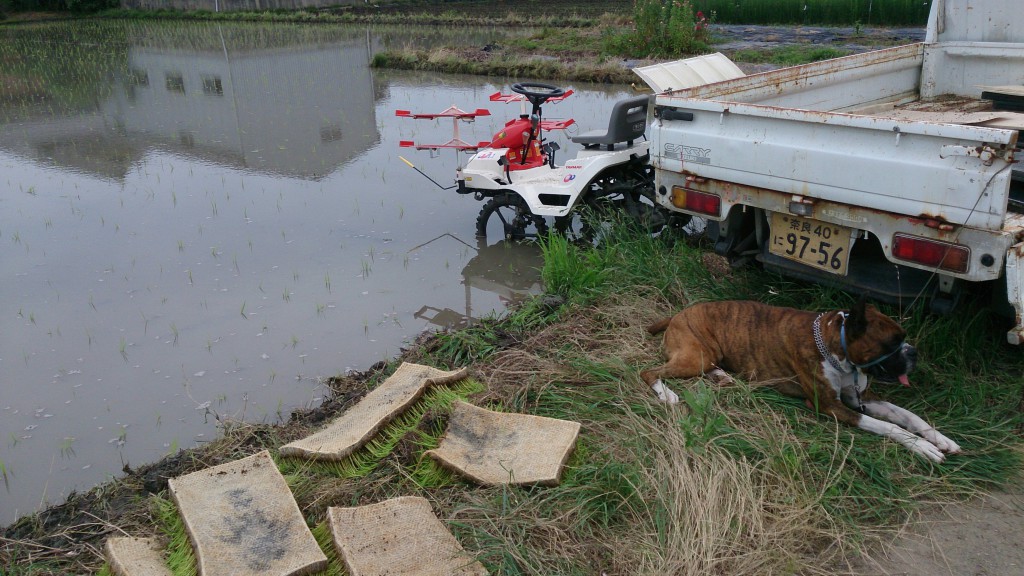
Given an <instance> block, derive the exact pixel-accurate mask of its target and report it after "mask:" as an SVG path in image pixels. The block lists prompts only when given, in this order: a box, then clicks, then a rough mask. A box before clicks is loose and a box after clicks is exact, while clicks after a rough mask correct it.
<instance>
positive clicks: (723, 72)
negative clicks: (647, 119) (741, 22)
mask: <svg viewBox="0 0 1024 576" xmlns="http://www.w3.org/2000/svg"><path fill="white" fill-rule="evenodd" d="M633 72H635V73H636V75H637V76H639V77H640V78H641V79H642V80H643V81H644V82H646V83H647V85H648V86H650V87H651V89H652V90H654V91H655V92H667V91H669V90H679V89H681V88H690V87H692V86H699V85H701V84H711V83H713V82H721V81H722V80H730V79H732V78H739V77H740V76H743V70H740V67H739V66H737V65H736V64H735V63H734V62H733V61H732V60H729V57H728V56H726V55H725V54H722V53H721V52H715V53H714V54H705V55H703V56H695V57H693V58H686V59H683V60H675V61H673V62H664V63H661V64H652V65H650V66H641V67H639V68H634V69H633Z"/></svg>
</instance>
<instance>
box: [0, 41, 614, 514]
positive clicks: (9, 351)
mask: <svg viewBox="0 0 1024 576" xmlns="http://www.w3.org/2000/svg"><path fill="white" fill-rule="evenodd" d="M415 36H416V34H415V33H410V34H407V35H406V37H415ZM484 36H486V37H488V38H491V37H492V36H491V33H489V32H488V33H486V34H484ZM466 37H467V38H469V40H467V41H477V40H479V38H477V39H474V38H473V37H472V35H469V34H467V35H466ZM398 41H405V40H404V39H403V37H402V36H401V35H399V34H397V33H396V32H394V31H392V32H387V33H385V32H381V31H378V30H370V31H369V32H368V31H367V29H365V28H360V29H352V28H344V27H337V26H330V27H328V26H324V27H318V26H295V27H293V26H269V25H252V24H247V25H241V24H240V25H227V24H223V25H215V24H183V23H173V25H167V24H165V23H156V24H146V25H143V24H138V23H128V24H116V25H110V24H98V23H94V22H88V23H59V24H52V25H46V26H32V27H5V28H0V61H2V62H4V69H3V74H6V75H7V76H8V81H7V82H5V83H2V84H0V173H2V174H3V178H4V182H3V183H4V186H3V187H0V249H2V257H0V275H2V276H3V278H4V279H5V280H4V282H2V283H0V374H2V375H3V381H2V382H0V462H3V464H4V469H5V471H6V478H5V483H4V484H5V485H4V487H3V488H0V524H5V523H8V522H10V521H13V520H14V519H15V518H16V517H17V515H19V514H23V513H27V512H31V511H33V510H35V509H36V508H37V507H39V506H40V505H41V504H44V503H47V502H57V501H60V500H61V499H62V498H63V497H64V496H65V495H66V494H67V493H68V492H69V491H70V490H71V489H85V488H88V487H90V486H92V485H94V484H96V483H98V482H102V481H104V480H107V479H109V478H111V477H112V476H117V475H119V474H120V473H121V470H122V467H123V466H124V465H125V464H128V465H131V466H137V465H140V464H142V463H145V462H150V461H154V460H156V459H158V458H160V457H161V456H163V455H165V454H167V453H171V452H174V451H176V450H178V449H180V448H186V447H189V446H192V445H195V444H196V443H197V442H203V441H206V440H208V439H210V438H212V437H214V436H215V435H216V434H217V430H216V425H217V423H218V422H224V421H231V420H246V421H258V422H262V421H266V422H273V421H276V420H278V419H279V418H281V417H286V416H287V414H288V412H289V411H290V410H292V409H293V408H294V407H296V406H302V405H306V404H315V403H316V402H318V401H319V396H320V394H321V393H322V391H321V389H320V388H319V384H318V378H319V377H321V376H330V375H334V374H337V373H339V372H341V371H344V370H346V369H365V368H366V367H368V366H370V365H371V364H373V363H375V362H376V361H378V360H382V359H387V358H390V357H392V356H393V355H395V354H396V353H398V352H399V350H400V348H401V347H402V346H403V345H405V344H406V343H407V342H409V341H411V340H412V339H414V338H415V337H416V336H417V335H418V334H419V333H420V332H422V331H423V330H425V329H433V328H435V327H436V324H432V323H431V320H438V318H437V316H436V315H430V309H431V308H433V309H435V310H437V311H445V310H451V311H457V315H458V317H459V318H460V319H458V320H457V321H462V322H468V318H471V317H479V316H483V315H486V314H489V313H492V312H493V311H500V310H502V309H504V306H505V304H506V303H507V302H508V301H511V300H516V299H518V298H521V297H523V296H525V295H526V294H529V293H533V292H535V291H537V290H538V289H539V279H538V276H537V272H536V267H537V266H539V261H538V260H537V258H538V255H537V254H536V252H535V249H533V250H534V251H532V252H531V251H530V250H531V249H529V248H526V249H520V248H522V247H501V248H499V247H493V246H484V247H479V246H476V244H475V241H474V239H473V232H474V221H475V218H476V214H477V211H478V210H479V209H480V204H479V203H478V202H475V201H473V200H472V199H471V198H467V197H461V196H458V195H456V194H454V193H453V192H451V191H448V192H445V191H442V190H438V189H436V188H435V187H434V186H433V185H432V184H429V182H426V181H425V179H424V178H423V177H422V176H420V175H419V174H416V173H415V172H413V171H411V170H409V169H408V168H407V167H405V166H404V165H403V164H402V163H401V162H400V161H399V160H398V154H399V148H398V142H399V141H400V140H403V139H416V138H421V137H422V139H424V140H433V139H436V138H438V137H442V136H445V135H446V134H448V133H449V132H450V130H451V127H450V125H436V126H435V125H430V124H416V123H406V122H403V121H402V120H401V119H396V118H395V117H394V110H395V109H399V108H400V109H418V110H442V109H444V108H447V107H448V106H451V105H452V104H453V103H455V104H460V105H463V106H477V105H482V106H486V105H487V96H488V95H489V94H491V93H493V92H495V91H499V90H505V91H507V85H504V84H498V85H496V84H494V83H493V82H491V81H488V80H485V79H480V78H460V77H453V76H440V77H438V76H435V75H430V74H414V73H391V72H382V71H375V70H371V69H370V68H369V65H368V62H369V60H370V58H371V56H372V54H373V52H374V51H375V50H377V49H379V48H380V47H381V46H386V45H388V43H390V42H398ZM82 45H84V46H88V47H89V49H88V50H84V51H83V50H79V49H77V47H78V46H82ZM481 45H482V44H481ZM575 88H576V89H577V95H576V96H575V97H574V99H575V102H569V101H567V102H565V103H562V104H560V105H559V108H560V109H559V110H557V113H558V114H559V115H565V116H569V115H576V117H577V119H578V121H580V119H581V117H582V118H584V119H591V118H601V119H602V120H600V121H595V123H596V125H591V124H593V123H588V122H586V121H582V122H581V123H582V124H583V126H582V129H590V128H596V127H600V124H603V123H604V122H605V120H603V119H604V118H607V113H608V111H609V110H610V108H611V105H612V103H613V102H614V101H615V100H617V99H619V98H621V97H622V94H621V93H616V92H607V91H600V90H595V89H585V88H581V87H578V86H577V87H575ZM492 108H493V110H492V112H493V114H494V116H493V117H491V118H490V119H488V120H487V121H481V122H478V125H476V126H474V127H472V132H473V134H472V136H471V137H472V138H476V139H484V138H487V137H489V135H490V134H493V133H494V132H495V131H496V130H498V129H499V128H500V126H501V125H502V124H503V123H504V120H505V119H506V118H507V117H508V115H509V114H514V113H515V111H516V110H514V109H509V108H502V107H493V106H492ZM467 136H470V134H469V133H468V132H467ZM565 148H571V146H570V145H568V144H566V146H565ZM565 148H564V149H565ZM566 153H567V154H569V155H570V156H571V155H572V154H573V153H574V152H572V151H567V152H566ZM421 164H422V166H423V169H424V170H425V171H428V172H429V173H430V174H432V175H433V176H434V177H436V178H437V179H438V180H439V181H444V180H445V179H448V180H449V181H450V180H451V179H453V178H454V170H455V166H456V164H457V159H456V158H452V157H449V156H445V157H440V158H436V159H434V160H430V161H428V160H426V159H423V162H422V163H421ZM438 237H443V238H444V240H438V241H434V242H429V241H430V240H431V239H435V238H438ZM442 323H443V322H442Z"/></svg>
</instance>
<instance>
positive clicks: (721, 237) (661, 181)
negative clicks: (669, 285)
mask: <svg viewBox="0 0 1024 576" xmlns="http://www.w3.org/2000/svg"><path fill="white" fill-rule="evenodd" d="M659 88H660V89H659ZM656 92H657V93H656V94H655V96H654V104H655V111H654V116H655V118H654V121H653V124H652V126H651V130H650V136H651V137H650V153H651V162H652V164H653V166H654V168H655V180H656V184H655V185H656V190H657V192H656V198H657V202H658V203H660V204H661V205H663V206H665V207H667V208H669V209H671V210H676V211H679V212H683V213H686V214H690V215H692V216H697V217H701V218H704V219H705V220H706V221H707V233H708V235H709V236H710V237H711V239H712V241H713V242H714V247H715V251H716V252H717V253H719V254H722V255H723V256H727V257H729V258H730V260H731V261H732V262H734V263H736V262H737V261H742V260H749V259H752V258H753V259H756V260H757V261H760V262H761V263H762V264H763V266H764V267H765V268H767V269H772V270H776V271H778V272H781V273H783V274H786V275H789V276H792V277H797V278H803V279H806V280H811V281H816V282H820V283H826V284H832V285H836V286H839V287H841V288H843V289H846V290H849V291H852V292H858V293H865V294H868V295H871V296H873V297H876V298H879V299H882V300H888V301H900V300H901V301H902V302H903V303H904V304H907V303H909V302H912V301H914V300H915V299H916V298H927V299H928V301H929V302H930V303H931V308H932V309H933V310H936V311H939V312H942V311H945V310H948V309H949V308H951V307H952V305H954V304H955V303H956V302H957V300H958V299H959V297H960V295H961V293H962V291H963V289H964V287H965V286H966V285H967V284H968V283H989V284H990V285H991V287H992V288H993V289H994V290H993V292H992V293H993V294H995V299H996V303H997V304H998V305H1000V306H1001V307H1002V308H1003V309H1005V310H1006V311H1007V312H1010V313H1011V314H1012V315H1014V316H1015V321H1014V324H1013V326H1012V327H1011V328H1010V330H1009V332H1008V333H1007V340H1008V341H1009V342H1010V343H1011V344H1021V343H1024V172H1022V171H1021V169H1020V167H1019V166H1017V165H1016V164H1015V162H1016V161H1015V160H1014V157H1015V156H1018V157H1020V156H1022V154H1021V149H1020V148H1019V147H1018V146H1019V144H1018V138H1019V136H1020V131H1021V130H1024V2H1022V0H933V2H932V5H931V12H930V16H929V20H928V27H927V31H926V36H925V41H924V42H922V43H915V44H910V45H905V46H897V47H894V48H887V49H882V50H876V51H872V52H865V53H861V54H856V55H852V56H846V57H842V58H836V59H832V60H825V61H821V62H815V63H811V64H806V65H802V66H795V67H790V68H783V69H778V70H772V71H769V72H764V73H760V74H753V75H749V76H740V77H736V78H732V79H727V80H724V81H718V82H713V83H710V84H704V85H698V86H694V87H691V88H685V89H672V88H671V87H666V86H665V84H664V83H663V84H662V85H661V86H660V87H658V88H656ZM1007 304H1008V306H1007Z"/></svg>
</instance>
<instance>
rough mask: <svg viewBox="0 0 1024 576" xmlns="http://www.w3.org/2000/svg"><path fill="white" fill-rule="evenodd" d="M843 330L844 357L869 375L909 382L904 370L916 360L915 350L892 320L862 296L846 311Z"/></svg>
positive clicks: (906, 383)
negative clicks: (844, 333) (844, 338)
mask: <svg viewBox="0 0 1024 576" xmlns="http://www.w3.org/2000/svg"><path fill="white" fill-rule="evenodd" d="M845 330H846V358H847V360H849V361H850V362H852V363H853V364H854V365H855V366H857V368H859V369H860V370H862V371H863V372H865V373H866V374H868V375H870V376H874V377H875V378H878V379H880V380H887V381H899V383H900V384H903V385H904V386H910V381H909V380H908V379H907V374H909V373H910V372H911V371H913V370H914V367H915V365H916V364H917V350H916V349H915V348H914V347H913V346H911V345H910V344H907V342H906V337H907V333H906V331H905V330H903V328H902V327H901V326H900V325H899V324H898V323H897V322H896V321H895V320H893V319H892V318H889V317H888V316H886V315H885V314H882V313H881V312H879V311H878V309H877V308H875V307H874V306H872V305H870V304H867V303H866V302H865V301H864V299H863V298H862V299H861V300H860V301H859V302H857V305H856V306H854V307H853V309H852V310H850V312H849V314H848V315H847V317H846V323H845Z"/></svg>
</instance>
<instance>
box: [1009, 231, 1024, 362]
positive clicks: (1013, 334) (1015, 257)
mask: <svg viewBox="0 0 1024 576" xmlns="http://www.w3.org/2000/svg"><path fill="white" fill-rule="evenodd" d="M1005 273H1006V299H1007V300H1008V301H1009V302H1010V306H1013V309H1014V312H1015V314H1014V320H1015V323H1014V326H1013V328H1011V329H1010V331H1009V332H1007V333H1006V341H1007V342H1009V343H1010V344H1014V345H1017V346H1020V345H1021V344H1024V242H1021V243H1019V244H1014V245H1013V246H1012V247H1011V248H1010V249H1009V250H1008V251H1007V252H1006V268H1005Z"/></svg>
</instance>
